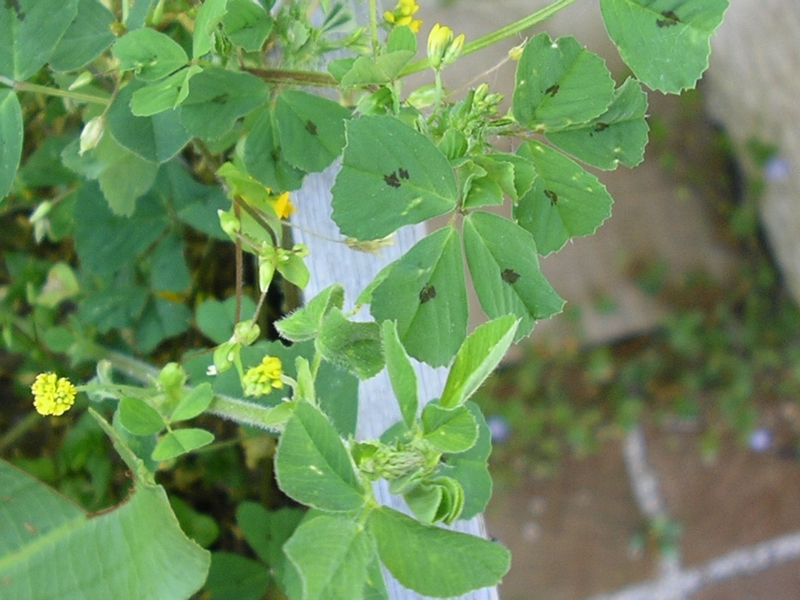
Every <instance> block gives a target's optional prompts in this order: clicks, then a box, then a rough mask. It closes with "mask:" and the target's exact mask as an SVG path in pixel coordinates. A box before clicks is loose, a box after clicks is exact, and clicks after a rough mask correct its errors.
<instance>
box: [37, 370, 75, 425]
mask: <svg viewBox="0 0 800 600" xmlns="http://www.w3.org/2000/svg"><path fill="white" fill-rule="evenodd" d="M76 391H77V390H76V389H75V386H74V385H72V383H71V382H70V380H69V379H67V378H66V377H61V378H57V377H56V374H55V373H39V374H38V375H37V376H36V380H35V381H34V382H33V385H32V386H31V392H33V406H34V408H35V409H36V412H38V413H39V414H40V415H55V416H58V415H63V414H64V413H65V412H67V411H68V410H69V408H70V407H71V406H72V405H73V404H74V403H75V393H76Z"/></svg>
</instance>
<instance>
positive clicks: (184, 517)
mask: <svg viewBox="0 0 800 600" xmlns="http://www.w3.org/2000/svg"><path fill="white" fill-rule="evenodd" d="M169 504H170V506H171V507H172V511H173V512H174V513H175V516H176V517H177V518H178V523H180V525H181V529H183V531H184V532H186V535H188V536H189V537H190V538H191V539H193V540H194V541H195V542H197V543H198V544H199V545H200V546H202V547H203V548H208V547H209V546H210V545H211V544H213V543H214V542H215V541H216V540H217V539H218V538H219V533H220V531H219V525H217V522H216V521H215V520H214V519H212V518H211V517H209V516H208V515H205V514H203V513H201V512H199V511H196V510H195V509H194V508H193V507H192V506H191V505H190V504H189V503H188V502H186V501H184V500H182V499H181V498H179V497H178V496H170V498H169ZM212 562H213V556H212Z"/></svg>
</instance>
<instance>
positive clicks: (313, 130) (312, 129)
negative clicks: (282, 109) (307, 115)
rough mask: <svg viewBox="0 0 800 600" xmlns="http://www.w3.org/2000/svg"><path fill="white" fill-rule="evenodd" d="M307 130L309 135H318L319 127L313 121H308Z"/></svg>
mask: <svg viewBox="0 0 800 600" xmlns="http://www.w3.org/2000/svg"><path fill="white" fill-rule="evenodd" d="M306 129H308V133H310V134H311V135H317V125H316V123H314V121H311V120H310V119H309V120H308V121H306Z"/></svg>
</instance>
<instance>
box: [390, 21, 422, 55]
mask: <svg viewBox="0 0 800 600" xmlns="http://www.w3.org/2000/svg"><path fill="white" fill-rule="evenodd" d="M386 50H387V51H388V52H399V51H401V50H406V51H408V52H413V53H414V54H415V55H416V53H417V35H416V34H415V33H414V32H413V31H411V28H410V27H405V26H401V27H392V30H391V31H390V32H389V38H388V39H387V40H386Z"/></svg>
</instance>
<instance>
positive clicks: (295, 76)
mask: <svg viewBox="0 0 800 600" xmlns="http://www.w3.org/2000/svg"><path fill="white" fill-rule="evenodd" d="M247 72H248V73H251V74H252V75H255V76H256V77H259V78H260V79H262V80H263V81H266V82H267V83H294V84H297V85H312V86H316V87H337V86H338V85H339V82H338V81H336V80H335V79H334V78H333V76H332V75H329V74H328V73H322V72H319V71H300V70H296V69H247Z"/></svg>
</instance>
